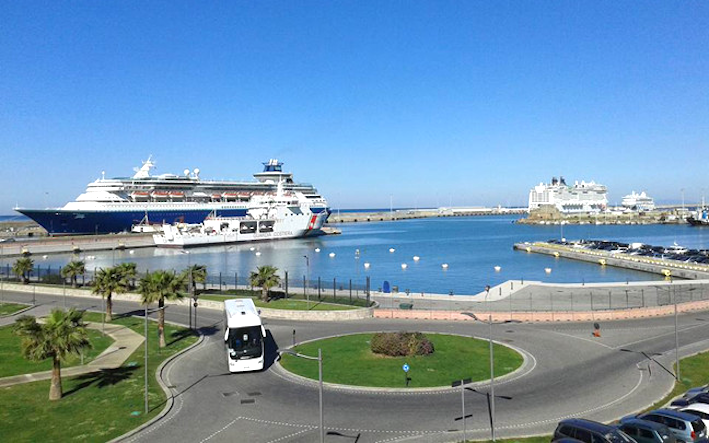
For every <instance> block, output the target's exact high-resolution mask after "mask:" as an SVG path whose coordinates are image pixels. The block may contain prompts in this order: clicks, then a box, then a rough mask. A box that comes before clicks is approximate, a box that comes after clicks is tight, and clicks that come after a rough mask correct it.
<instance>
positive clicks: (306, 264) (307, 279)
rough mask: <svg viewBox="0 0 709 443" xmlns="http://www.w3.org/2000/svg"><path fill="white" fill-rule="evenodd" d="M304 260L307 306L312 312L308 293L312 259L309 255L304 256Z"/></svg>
mask: <svg viewBox="0 0 709 443" xmlns="http://www.w3.org/2000/svg"><path fill="white" fill-rule="evenodd" d="M303 258H305V275H306V277H305V278H306V280H305V285H304V286H305V298H306V300H307V305H308V310H310V293H309V292H308V281H309V280H310V258H309V257H308V256H307V255H304V256H303Z"/></svg>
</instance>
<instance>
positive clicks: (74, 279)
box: [71, 275, 76, 289]
mask: <svg viewBox="0 0 709 443" xmlns="http://www.w3.org/2000/svg"><path fill="white" fill-rule="evenodd" d="M71 287H72V288H74V289H76V275H72V276H71Z"/></svg>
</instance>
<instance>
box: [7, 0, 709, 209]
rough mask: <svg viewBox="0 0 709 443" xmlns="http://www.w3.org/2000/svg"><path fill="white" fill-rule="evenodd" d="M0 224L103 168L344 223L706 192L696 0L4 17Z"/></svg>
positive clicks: (244, 6)
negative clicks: (229, 184)
mask: <svg viewBox="0 0 709 443" xmlns="http://www.w3.org/2000/svg"><path fill="white" fill-rule="evenodd" d="M0 10H1V11H2V13H1V14H0V162H1V164H2V169H3V172H2V174H0V190H1V191H0V214H11V213H12V207H14V206H15V204H19V205H20V206H24V207H37V206H39V207H45V206H47V205H49V206H61V205H63V204H64V203H66V202H67V201H69V200H73V199H74V198H75V197H76V196H77V195H78V194H80V193H81V192H82V191H83V190H84V188H85V185H86V184H87V183H88V182H89V181H92V180H94V179H96V178H98V177H100V175H101V171H106V175H107V176H111V177H112V176H125V175H129V174H131V173H132V168H133V167H135V166H138V165H139V164H140V161H141V160H144V159H145V158H147V157H148V155H151V154H152V155H153V158H155V159H156V160H157V164H158V169H157V171H156V172H157V173H166V172H174V173H179V172H181V171H182V170H183V169H185V168H195V167H199V168H200V169H201V170H202V174H201V175H202V177H204V178H234V179H239V178H241V179H246V178H250V177H251V174H252V173H254V172H258V171H259V170H260V168H261V165H260V163H261V162H263V161H266V160H267V159H268V158H273V157H277V158H279V159H280V160H282V161H284V162H285V168H286V169H287V170H289V171H291V172H293V173H294V174H295V177H296V179H298V180H301V181H306V182H311V183H313V184H315V185H316V187H317V188H318V189H319V190H320V191H321V192H322V193H323V194H324V195H325V196H326V197H327V198H328V199H329V201H330V203H331V206H333V207H338V206H339V207H344V208H348V207H349V208H357V207H388V206H389V200H390V196H391V198H392V199H393V203H394V206H400V207H404V206H419V207H425V206H428V207H431V206H437V205H447V204H449V202H452V203H453V205H457V206H466V205H488V206H489V205H497V204H502V205H526V201H527V195H528V192H529V189H530V188H531V187H532V186H533V185H535V184H538V183H540V182H542V181H544V182H548V181H549V180H550V178H551V177H552V176H558V175H563V176H564V177H566V179H567V181H574V180H595V181H597V182H601V183H603V184H605V185H607V186H608V189H609V198H610V200H611V202H613V203H615V202H620V199H621V198H622V196H623V195H625V194H628V193H630V191H631V190H636V191H639V190H646V191H647V192H648V193H649V194H650V195H652V196H653V197H655V199H656V200H658V201H679V200H680V199H681V193H682V191H681V189H684V193H685V198H686V199H687V201H697V200H698V199H699V198H701V195H702V193H703V192H706V193H708V194H709V180H708V179H707V171H709V161H708V158H709V49H707V48H709V25H707V23H709V3H708V2H705V1H677V2H674V1H663V2H659V1H657V2H655V1H649V2H638V1H611V2H601V1H585V2H582V1H538V2H535V1H487V2H483V1H381V0H378V1H362V0H357V1H279V2H274V1H258V2H254V1H229V2H218V1H213V2H194V1H169V2H156V1H151V2H143V1H141V2H138V1H119V2H96V1H72V2H55V1H51V2H32V1H19V2H18V1H10V0H1V1H0Z"/></svg>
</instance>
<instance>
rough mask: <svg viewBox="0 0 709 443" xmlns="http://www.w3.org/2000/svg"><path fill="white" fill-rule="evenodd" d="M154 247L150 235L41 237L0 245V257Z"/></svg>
mask: <svg viewBox="0 0 709 443" xmlns="http://www.w3.org/2000/svg"><path fill="white" fill-rule="evenodd" d="M152 246H155V242H154V241H153V236H152V234H107V235H75V236H62V237H42V238H39V239H32V240H22V241H19V240H18V241H13V242H2V243H0V256H2V257H17V256H22V255H45V254H65V253H67V252H77V253H78V252H88V251H111V250H114V249H118V250H120V249H136V248H147V247H152Z"/></svg>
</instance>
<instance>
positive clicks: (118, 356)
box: [0, 305, 144, 387]
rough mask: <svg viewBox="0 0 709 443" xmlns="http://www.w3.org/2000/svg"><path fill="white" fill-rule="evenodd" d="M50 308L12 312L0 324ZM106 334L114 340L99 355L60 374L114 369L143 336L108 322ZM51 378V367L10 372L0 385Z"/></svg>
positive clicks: (95, 326) (44, 312) (92, 325)
mask: <svg viewBox="0 0 709 443" xmlns="http://www.w3.org/2000/svg"><path fill="white" fill-rule="evenodd" d="M50 310H51V306H49V305H37V306H36V307H34V308H33V309H30V310H29V311H25V312H23V313H21V314H19V315H12V316H9V317H4V318H2V319H0V326H5V325H9V324H11V323H14V321H15V318H17V317H19V316H21V315H34V316H36V317H42V316H45V315H47V314H48V313H49V312H50ZM87 326H88V327H89V328H91V329H96V330H101V328H102V327H103V325H102V324H101V323H93V322H87ZM104 332H105V334H106V335H108V336H109V337H111V338H112V339H113V340H115V341H114V343H113V344H112V345H111V346H109V347H108V348H106V350H105V351H103V352H102V353H101V354H100V355H99V356H98V357H96V358H95V359H94V360H92V361H91V362H89V363H88V364H85V365H82V366H72V367H68V368H62V377H66V376H74V375H81V374H88V373H92V372H99V371H102V370H106V369H115V368H118V367H120V366H121V365H122V364H123V363H124V362H125V361H126V360H127V359H128V357H130V355H131V354H133V352H135V350H136V349H138V347H139V346H140V345H141V344H142V343H143V340H144V337H143V336H142V335H140V334H138V333H136V332H134V331H133V330H131V329H129V328H127V327H125V326H122V325H114V324H109V323H107V324H106V325H105V331H104ZM50 378H52V371H51V370H50V371H44V372H35V373H32V374H21V375H13V376H11V377H3V378H0V387H6V386H12V385H17V384H21V383H29V382H33V381H39V380H49V379H50Z"/></svg>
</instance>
